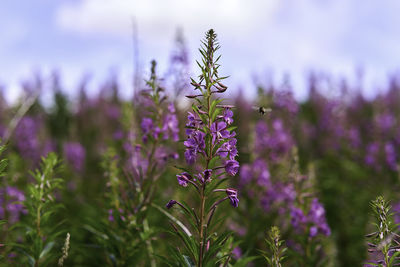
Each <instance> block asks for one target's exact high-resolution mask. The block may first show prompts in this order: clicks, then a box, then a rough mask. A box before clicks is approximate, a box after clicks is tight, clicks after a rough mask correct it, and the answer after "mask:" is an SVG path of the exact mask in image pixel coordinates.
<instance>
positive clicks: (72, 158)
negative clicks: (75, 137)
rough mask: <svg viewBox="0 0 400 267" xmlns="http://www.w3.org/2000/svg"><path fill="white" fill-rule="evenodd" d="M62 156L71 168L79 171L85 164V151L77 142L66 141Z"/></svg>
mask: <svg viewBox="0 0 400 267" xmlns="http://www.w3.org/2000/svg"><path fill="white" fill-rule="evenodd" d="M64 156H65V158H66V159H67V162H68V163H69V164H70V165H71V166H72V168H73V169H74V170H75V171H77V172H81V171H82V170H83V167H84V164H85V156H86V151H85V148H84V147H83V146H82V145H81V144H80V143H78V142H67V143H65V144H64Z"/></svg>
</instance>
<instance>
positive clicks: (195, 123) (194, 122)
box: [186, 112, 202, 136]
mask: <svg viewBox="0 0 400 267" xmlns="http://www.w3.org/2000/svg"><path fill="white" fill-rule="evenodd" d="M201 123H202V122H201V120H200V119H199V117H198V116H197V114H196V113H192V112H188V116H187V123H186V126H187V127H188V128H186V135H188V136H190V135H191V134H192V133H193V132H194V131H195V130H196V129H193V128H199V127H200V124H201Z"/></svg>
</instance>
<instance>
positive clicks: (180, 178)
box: [176, 172, 193, 187]
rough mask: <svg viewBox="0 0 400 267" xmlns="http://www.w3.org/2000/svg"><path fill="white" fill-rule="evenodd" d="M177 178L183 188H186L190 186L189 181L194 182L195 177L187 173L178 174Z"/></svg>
mask: <svg viewBox="0 0 400 267" xmlns="http://www.w3.org/2000/svg"><path fill="white" fill-rule="evenodd" d="M176 177H177V178H178V183H179V185H181V186H183V187H186V186H187V185H188V182H189V180H193V177H192V176H191V175H190V174H189V173H187V172H183V173H181V174H177V175H176Z"/></svg>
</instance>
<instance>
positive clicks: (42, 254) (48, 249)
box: [39, 241, 55, 259]
mask: <svg viewBox="0 0 400 267" xmlns="http://www.w3.org/2000/svg"><path fill="white" fill-rule="evenodd" d="M54 244H55V242H53V241H51V242H49V243H47V244H46V246H45V247H44V249H43V250H42V252H41V253H40V255H39V258H40V259H41V258H43V257H45V256H46V255H47V253H49V252H50V250H51V249H52V248H53V247H54Z"/></svg>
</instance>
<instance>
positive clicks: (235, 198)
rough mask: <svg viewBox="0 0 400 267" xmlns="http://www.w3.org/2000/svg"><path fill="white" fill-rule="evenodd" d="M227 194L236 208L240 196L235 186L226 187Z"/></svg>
mask: <svg viewBox="0 0 400 267" xmlns="http://www.w3.org/2000/svg"><path fill="white" fill-rule="evenodd" d="M226 194H227V195H228V197H229V200H230V202H231V205H232V206H233V207H235V208H237V207H238V206H239V198H238V196H237V190H236V189H234V188H227V189H226Z"/></svg>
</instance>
